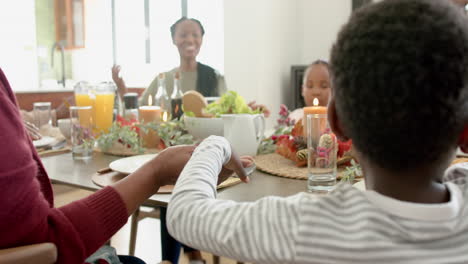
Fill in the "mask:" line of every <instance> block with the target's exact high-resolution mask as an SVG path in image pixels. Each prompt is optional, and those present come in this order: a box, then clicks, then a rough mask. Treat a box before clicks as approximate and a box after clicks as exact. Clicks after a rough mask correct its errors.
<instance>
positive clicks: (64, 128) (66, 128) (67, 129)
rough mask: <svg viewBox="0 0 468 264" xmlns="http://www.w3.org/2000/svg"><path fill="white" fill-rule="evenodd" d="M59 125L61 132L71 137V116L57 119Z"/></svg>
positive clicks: (66, 136) (68, 137)
mask: <svg viewBox="0 0 468 264" xmlns="http://www.w3.org/2000/svg"><path fill="white" fill-rule="evenodd" d="M57 125H58V127H59V129H60V132H61V133H62V135H63V136H64V137H65V138H66V139H70V136H71V135H70V133H71V123H70V118H64V119H59V120H57Z"/></svg>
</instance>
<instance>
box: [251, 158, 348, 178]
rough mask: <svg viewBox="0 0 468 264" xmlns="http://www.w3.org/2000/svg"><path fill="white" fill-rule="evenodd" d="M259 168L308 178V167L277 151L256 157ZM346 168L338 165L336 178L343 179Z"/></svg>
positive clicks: (289, 175)
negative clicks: (298, 164)
mask: <svg viewBox="0 0 468 264" xmlns="http://www.w3.org/2000/svg"><path fill="white" fill-rule="evenodd" d="M255 164H256V165H257V169H258V170H261V171H263V172H266V173H268V174H271V175H275V176H280V177H285V178H291V179H299V180H307V167H297V166H296V164H295V163H294V162H293V161H292V160H290V159H287V158H285V157H283V156H281V155H279V154H277V153H271V154H266V155H260V156H256V157H255ZM343 171H344V168H342V167H338V171H337V175H336V178H338V179H341V173H342V172H343Z"/></svg>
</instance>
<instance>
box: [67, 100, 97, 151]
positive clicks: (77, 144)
mask: <svg viewBox="0 0 468 264" xmlns="http://www.w3.org/2000/svg"><path fill="white" fill-rule="evenodd" d="M92 115H93V111H92V107H91V106H71V107H70V124H71V126H70V127H71V131H70V136H71V144H72V154H73V158H74V159H90V158H91V157H92V154H93V148H94V136H93V118H92Z"/></svg>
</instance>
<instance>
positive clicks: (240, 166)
mask: <svg viewBox="0 0 468 264" xmlns="http://www.w3.org/2000/svg"><path fill="white" fill-rule="evenodd" d="M253 163H254V160H253V158H252V157H251V156H242V157H239V156H238V155H237V154H236V153H235V152H234V150H233V151H232V153H231V159H230V160H229V161H228V163H226V164H225V165H224V166H223V169H222V170H221V172H220V174H219V177H218V184H220V183H222V182H223V181H225V180H226V179H227V178H229V176H231V175H232V173H233V172H235V173H236V174H237V176H239V178H240V179H241V180H242V181H243V182H245V183H248V182H249V181H250V179H249V176H247V174H246V173H245V170H244V168H247V167H250V166H252V164H253Z"/></svg>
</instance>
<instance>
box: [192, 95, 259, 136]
mask: <svg viewBox="0 0 468 264" xmlns="http://www.w3.org/2000/svg"><path fill="white" fill-rule="evenodd" d="M204 112H205V113H206V114H208V115H210V116H212V117H196V116H195V114H194V113H193V112H188V111H186V112H185V116H184V122H185V126H186V128H187V130H188V131H189V133H190V134H191V135H193V136H194V137H195V138H197V139H204V138H207V137H209V136H211V135H217V136H223V135H224V123H223V120H222V119H221V115H225V114H260V113H262V111H261V110H260V109H258V110H252V109H251V108H250V107H249V106H248V104H247V103H246V102H245V99H244V98H243V97H242V96H240V95H239V94H238V93H237V92H234V91H228V92H227V93H225V94H224V95H223V96H221V97H220V98H219V99H218V100H216V101H215V102H212V103H210V104H209V105H207V106H206V107H205V109H204Z"/></svg>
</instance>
